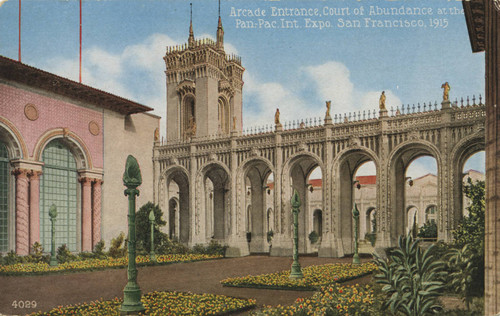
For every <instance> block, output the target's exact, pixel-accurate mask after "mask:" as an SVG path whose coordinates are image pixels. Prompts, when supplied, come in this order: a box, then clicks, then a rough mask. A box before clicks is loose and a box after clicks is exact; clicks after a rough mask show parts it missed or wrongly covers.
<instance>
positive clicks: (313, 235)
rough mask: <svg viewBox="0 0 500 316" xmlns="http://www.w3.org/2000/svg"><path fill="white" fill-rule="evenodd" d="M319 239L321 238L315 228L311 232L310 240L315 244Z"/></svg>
mask: <svg viewBox="0 0 500 316" xmlns="http://www.w3.org/2000/svg"><path fill="white" fill-rule="evenodd" d="M318 240H319V235H318V233H317V232H316V231H315V230H313V231H312V232H311V233H310V234H309V241H310V242H311V244H315V243H316V242H318Z"/></svg>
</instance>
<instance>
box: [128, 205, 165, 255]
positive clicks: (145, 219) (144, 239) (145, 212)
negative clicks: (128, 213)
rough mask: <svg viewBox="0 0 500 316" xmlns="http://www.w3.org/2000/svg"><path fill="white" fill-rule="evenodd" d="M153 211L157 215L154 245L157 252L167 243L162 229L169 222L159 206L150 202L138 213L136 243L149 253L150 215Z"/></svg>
mask: <svg viewBox="0 0 500 316" xmlns="http://www.w3.org/2000/svg"><path fill="white" fill-rule="evenodd" d="M151 211H153V212H154V214H155V225H154V245H155V250H159V249H160V247H161V245H162V244H164V243H165V242H166V239H168V238H167V235H166V234H165V233H163V232H161V231H160V227H163V226H165V224H166V223H167V222H165V221H164V220H163V211H162V210H161V209H160V207H159V206H158V205H155V204H153V203H152V202H148V203H146V204H144V205H143V206H141V208H140V209H139V210H138V211H137V213H136V218H135V225H136V233H135V236H136V241H137V246H138V247H140V248H142V249H145V250H146V251H147V252H149V251H151V224H150V222H149V213H150V212H151Z"/></svg>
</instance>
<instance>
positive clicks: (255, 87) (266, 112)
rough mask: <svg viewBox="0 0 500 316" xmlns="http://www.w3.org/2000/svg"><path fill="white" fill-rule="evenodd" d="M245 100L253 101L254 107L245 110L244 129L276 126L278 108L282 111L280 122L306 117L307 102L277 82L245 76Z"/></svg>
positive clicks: (247, 74) (249, 75)
mask: <svg viewBox="0 0 500 316" xmlns="http://www.w3.org/2000/svg"><path fill="white" fill-rule="evenodd" d="M244 81H245V86H244V95H245V99H249V100H251V104H252V105H253V106H252V107H244V109H243V125H244V127H251V126H256V125H258V126H262V125H266V124H270V125H271V124H274V114H275V112H276V108H279V109H280V121H281V122H282V123H284V122H285V121H291V120H294V119H298V118H306V117H310V116H311V115H310V114H311V113H308V114H307V116H304V104H305V102H304V101H303V100H302V99H301V97H300V96H299V95H297V94H296V93H295V92H294V91H292V90H290V89H288V88H286V87H285V86H283V85H282V84H280V83H277V82H260V80H258V79H257V78H255V77H254V76H253V75H252V74H250V73H248V72H246V73H245V75H244Z"/></svg>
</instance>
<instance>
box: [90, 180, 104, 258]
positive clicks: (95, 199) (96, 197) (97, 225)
mask: <svg viewBox="0 0 500 316" xmlns="http://www.w3.org/2000/svg"><path fill="white" fill-rule="evenodd" d="M102 183H103V181H102V180H100V179H95V180H94V182H93V186H92V248H93V247H94V246H95V245H96V244H97V243H98V242H99V241H100V240H101V193H102Z"/></svg>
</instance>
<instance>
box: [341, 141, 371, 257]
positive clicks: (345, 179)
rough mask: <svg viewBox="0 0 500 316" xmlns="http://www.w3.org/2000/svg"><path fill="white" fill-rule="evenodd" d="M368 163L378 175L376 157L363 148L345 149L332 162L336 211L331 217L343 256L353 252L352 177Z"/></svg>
mask: <svg viewBox="0 0 500 316" xmlns="http://www.w3.org/2000/svg"><path fill="white" fill-rule="evenodd" d="M368 161H372V162H373V163H374V164H375V170H376V174H377V175H378V174H379V170H380V165H379V159H378V156H377V154H376V153H375V152H373V151H372V150H370V149H368V148H365V147H360V146H355V147H354V148H352V147H351V148H347V149H345V150H343V151H341V152H340V153H339V154H338V155H337V156H336V158H335V159H334V161H333V166H332V175H334V176H333V181H334V185H333V188H334V192H333V197H334V198H333V200H334V202H333V203H334V205H333V206H334V210H337V211H336V212H334V213H333V216H332V217H333V220H334V223H335V225H336V231H337V235H338V238H339V239H340V240H341V241H342V247H343V253H345V254H349V253H353V252H354V222H353V219H352V213H351V211H352V209H353V206H354V200H355V189H354V182H353V181H354V175H355V174H356V171H357V170H358V169H359V167H361V166H362V165H363V164H364V163H366V162H368ZM378 182H379V179H378V177H377V183H378ZM377 197H378V194H377ZM378 205H380V202H379V201H378V199H377V208H379V207H378Z"/></svg>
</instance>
